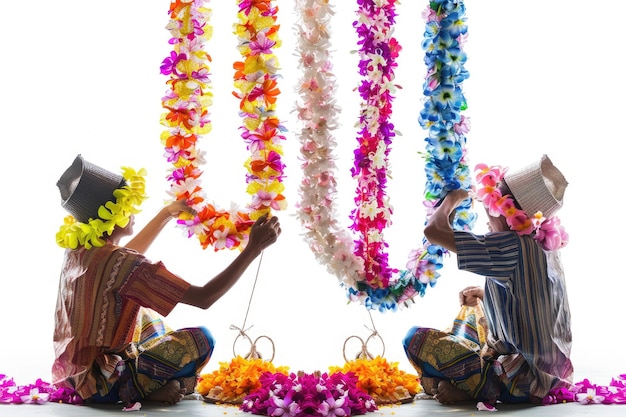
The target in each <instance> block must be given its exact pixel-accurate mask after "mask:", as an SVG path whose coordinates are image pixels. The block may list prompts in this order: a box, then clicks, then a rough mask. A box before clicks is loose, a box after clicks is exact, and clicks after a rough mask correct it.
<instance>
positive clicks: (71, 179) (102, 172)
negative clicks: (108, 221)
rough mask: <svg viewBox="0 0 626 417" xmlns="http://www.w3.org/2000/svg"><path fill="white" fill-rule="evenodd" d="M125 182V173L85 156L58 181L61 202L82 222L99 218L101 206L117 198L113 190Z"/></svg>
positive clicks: (79, 158) (75, 161)
mask: <svg viewBox="0 0 626 417" xmlns="http://www.w3.org/2000/svg"><path fill="white" fill-rule="evenodd" d="M124 185H126V180H124V177H123V176H121V175H119V174H114V173H112V172H109V171H107V170H106V169H104V168H101V167H99V166H97V165H94V164H92V163H90V162H87V161H85V159H84V158H83V157H82V156H81V155H78V156H77V157H76V159H74V162H73V163H72V165H71V166H70V167H69V168H68V169H67V170H66V171H65V172H64V173H63V175H61V178H60V179H59V181H58V182H57V187H59V191H60V193H61V200H62V201H61V205H62V206H63V208H64V209H65V210H67V211H68V212H69V213H70V214H71V215H72V216H74V218H75V219H76V220H78V221H79V222H81V223H87V222H89V219H97V218H98V208H99V207H100V206H102V205H104V204H106V203H107V202H108V201H115V197H114V196H113V191H115V190H116V189H118V188H121V187H123V186H124Z"/></svg>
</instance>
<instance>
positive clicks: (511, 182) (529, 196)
mask: <svg viewBox="0 0 626 417" xmlns="http://www.w3.org/2000/svg"><path fill="white" fill-rule="evenodd" d="M503 179H504V182H505V183H506V185H507V186H508V187H509V189H510V190H511V194H513V197H514V198H515V200H516V201H517V202H518V203H519V205H520V207H521V208H522V210H524V211H525V212H526V214H528V215H529V216H533V215H534V214H535V213H537V212H538V211H540V212H541V213H543V216H544V217H545V218H550V217H551V216H552V215H553V214H555V213H556V212H557V211H559V209H560V208H561V207H562V206H563V195H564V194H565V188H567V184H568V183H567V180H566V179H565V177H564V176H563V174H562V173H561V171H559V170H558V168H557V167H555V166H554V164H552V161H551V160H550V158H548V156H547V155H543V157H542V158H541V159H540V160H539V161H537V162H535V163H533V164H531V165H528V166H527V167H525V168H522V169H521V170H519V171H517V172H514V173H507V174H505V176H504V178H503Z"/></svg>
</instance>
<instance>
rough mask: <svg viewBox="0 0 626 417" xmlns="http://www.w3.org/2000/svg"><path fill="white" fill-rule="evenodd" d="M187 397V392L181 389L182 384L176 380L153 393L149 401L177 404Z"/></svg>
mask: <svg viewBox="0 0 626 417" xmlns="http://www.w3.org/2000/svg"><path fill="white" fill-rule="evenodd" d="M184 396H185V390H184V389H183V388H181V386H180V382H179V381H178V380H176V379H172V380H170V381H167V384H165V385H163V386H162V387H161V388H159V389H158V390H156V391H153V392H152V393H150V395H148V400H151V401H160V402H163V403H166V404H176V403H177V402H179V401H180V400H182V399H183V397H184Z"/></svg>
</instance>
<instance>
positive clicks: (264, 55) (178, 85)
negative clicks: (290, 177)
mask: <svg viewBox="0 0 626 417" xmlns="http://www.w3.org/2000/svg"><path fill="white" fill-rule="evenodd" d="M205 2H206V0H173V1H172V2H171V4H170V10H169V14H170V22H169V24H168V25H167V29H168V30H169V31H170V34H171V39H170V44H172V45H173V51H172V52H171V53H170V55H169V56H168V57H167V58H165V59H164V60H163V62H162V65H161V73H162V74H163V75H167V76H169V80H168V84H169V87H170V89H169V90H168V91H167V93H166V95H165V97H163V100H162V104H163V108H165V109H166V112H165V113H164V114H163V116H162V118H161V123H162V124H163V125H164V126H166V128H167V129H166V130H165V131H164V132H163V133H162V135H161V142H162V144H163V145H164V146H165V157H166V159H167V161H168V162H169V163H171V164H172V168H171V169H170V173H169V175H168V177H167V178H168V181H169V182H170V190H169V193H170V194H171V195H172V196H173V198H175V199H177V200H180V199H185V200H186V201H187V202H188V203H189V204H190V206H191V207H193V208H194V209H195V210H196V211H197V213H198V214H197V216H191V215H189V214H181V217H180V219H179V221H178V224H179V226H180V227H182V228H184V229H185V230H186V231H187V234H188V236H190V237H191V236H193V235H196V236H197V237H198V239H199V241H200V244H201V245H202V247H203V248H205V249H206V248H207V247H208V246H213V248H214V249H215V250H216V251H217V250H220V249H234V248H241V247H242V246H243V245H245V241H246V239H247V236H248V233H249V229H250V226H251V225H252V224H253V222H254V220H255V219H257V218H259V217H260V216H261V215H263V214H265V213H267V212H269V211H270V210H282V209H284V208H285V207H286V202H285V197H284V196H283V194H282V193H283V184H282V177H283V169H284V164H283V163H282V161H281V155H282V148H281V146H280V141H282V140H283V139H284V137H283V136H282V134H281V132H282V131H283V130H284V128H283V126H282V125H281V124H280V122H279V121H278V120H277V119H276V117H275V115H274V112H275V105H276V99H277V96H278V94H279V93H280V90H278V88H277V87H276V78H277V74H276V69H277V65H278V64H277V62H276V58H275V56H274V55H273V52H272V48H273V47H277V46H279V41H278V40H277V33H278V25H276V24H275V21H276V13H277V11H278V8H277V7H273V6H272V5H271V1H269V0H265V1H263V0H259V1H254V2H251V1H249V0H248V1H239V13H238V16H239V23H238V24H237V25H236V32H237V35H238V36H239V38H240V41H239V50H240V52H241V53H242V55H243V57H244V61H243V62H236V63H235V64H234V67H235V70H236V72H235V75H234V82H235V86H236V87H237V88H238V89H239V92H237V93H235V95H236V96H237V97H238V98H239V99H240V108H241V115H242V116H243V127H242V134H241V135H242V137H243V139H244V140H245V141H246V143H247V144H248V150H249V151H250V153H251V156H250V157H249V159H248V161H247V162H246V163H245V166H246V167H247V169H248V175H247V179H246V180H247V184H248V187H247V192H248V193H249V194H250V195H251V196H252V201H251V202H250V203H249V204H248V205H247V206H246V207H245V208H241V209H238V208H236V207H233V208H231V209H229V210H224V209H219V208H217V206H216V205H215V204H214V203H210V202H207V199H206V196H205V193H204V191H203V189H202V187H201V180H200V177H201V175H202V170H201V166H202V165H204V164H205V163H206V161H205V152H203V151H200V150H199V149H198V147H197V143H198V140H199V138H200V137H201V136H202V135H204V134H207V133H209V132H210V130H211V121H210V118H209V116H210V115H209V111H208V108H209V106H210V105H212V93H211V91H210V89H211V80H210V72H209V66H208V62H210V61H211V57H210V56H209V54H208V53H207V52H206V51H205V50H204V44H205V42H206V41H207V40H208V39H210V38H211V35H212V27H211V26H210V25H209V19H210V16H211V10H210V9H208V8H206V7H204V6H203V4H204V3H205Z"/></svg>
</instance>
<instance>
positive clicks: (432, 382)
mask: <svg viewBox="0 0 626 417" xmlns="http://www.w3.org/2000/svg"><path fill="white" fill-rule="evenodd" d="M439 381H441V380H440V379H437V378H431V377H428V376H425V377H422V378H421V379H420V384H421V385H422V388H424V393H425V394H428V395H435V392H437V385H438V384H439Z"/></svg>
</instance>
